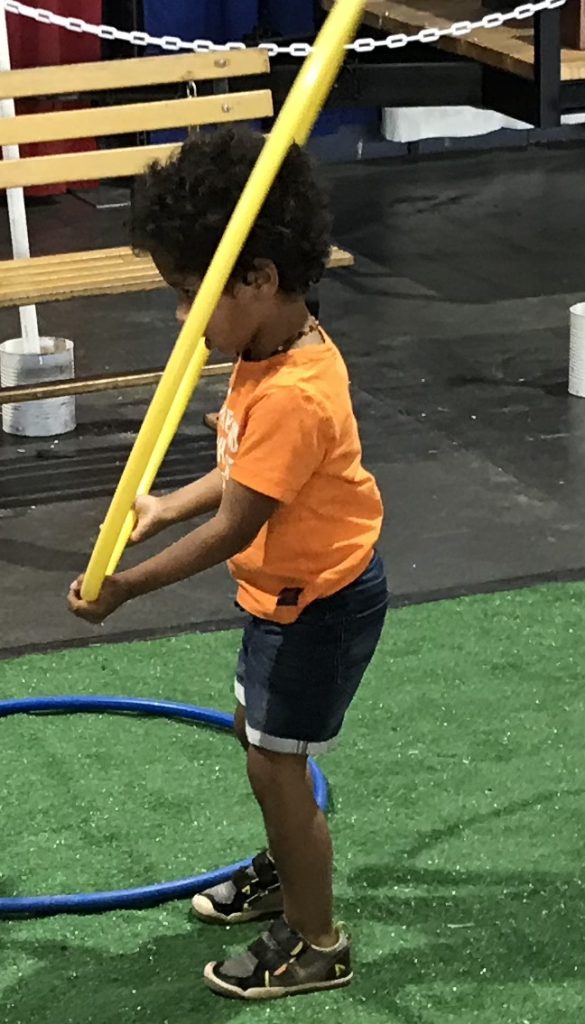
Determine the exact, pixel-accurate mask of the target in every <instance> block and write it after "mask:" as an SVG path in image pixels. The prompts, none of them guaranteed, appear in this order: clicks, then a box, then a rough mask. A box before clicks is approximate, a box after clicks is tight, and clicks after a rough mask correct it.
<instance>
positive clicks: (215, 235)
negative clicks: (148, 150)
mask: <svg viewBox="0 0 585 1024" xmlns="http://www.w3.org/2000/svg"><path fill="white" fill-rule="evenodd" d="M263 144H264V139H263V137H262V136H261V135H259V134H257V133H255V132H253V131H251V130H247V129H241V128H238V129H234V128H228V129H224V128H222V129H218V130H215V131H208V132H199V133H198V134H194V135H193V136H192V137H190V138H189V139H188V140H187V142H185V144H184V145H183V147H182V148H181V150H180V151H179V152H178V154H177V155H176V156H174V157H172V158H171V160H170V161H169V162H168V163H165V164H160V163H154V164H153V165H152V166H151V167H150V168H149V169H148V170H147V171H146V173H145V174H144V175H143V176H142V177H141V178H139V179H138V180H137V182H136V186H135V190H134V197H133V203H132V215H131V222H130V234H131V242H132V246H133V248H134V250H135V251H137V252H150V253H156V252H159V253H162V254H164V256H165V257H166V258H167V259H169V260H170V262H171V264H172V266H173V268H174V270H175V271H176V272H177V273H179V274H194V275H196V276H198V277H203V275H204V274H205V272H206V270H207V267H208V266H209V263H210V261H211V259H212V257H213V255H214V253H215V250H216V249H217V246H218V245H219V242H220V240H221V237H222V235H223V232H224V230H225V228H226V225H227V223H228V220H229V218H230V216H231V214H232V213H233V210H234V208H235V205H236V203H237V201H238V199H239V197H240V194H241V192H242V189H243V188H244V185H245V184H246V182H247V180H248V178H249V176H250V172H251V171H252V168H253V166H254V164H255V163H256V160H257V159H258V156H259V154H260V151H261V149H262V146H263ZM330 230H331V216H330V212H329V204H328V200H327V196H326V194H325V191H324V189H323V187H322V186H321V184H320V183H319V182H318V180H317V176H316V174H315V170H314V167H313V163H312V161H311V159H310V158H309V157H308V156H307V154H306V153H305V152H304V151H303V150H302V149H301V148H300V147H299V146H297V145H293V147H292V148H291V150H290V152H289V154H288V156H287V158H286V160H285V162H284V164H283V167H282V170H281V171H280V173H279V175H278V177H277V179H276V182H275V184H274V186H273V188H272V189H271V192H270V194H269V196H268V198H267V200H266V202H265V204H264V206H263V208H262V211H261V213H260V215H259V217H258V220H257V221H256V224H255V226H254V228H253V229H252V232H251V234H250V237H249V238H248V241H247V242H246V244H245V246H244V248H243V250H242V253H241V255H240V257H239V259H238V261H237V263H236V266H235V269H234V272H233V275H232V280H245V279H246V278H247V276H248V274H249V273H250V272H251V271H253V270H254V266H255V260H258V259H269V260H271V261H272V262H273V263H274V265H275V266H276V268H277V270H278V274H279V280H280V288H281V290H282V291H283V292H285V293H287V294H289V295H304V294H306V292H308V291H309V289H310V287H311V285H313V284H316V283H317V282H318V281H319V280H320V279H321V277H322V275H323V271H324V268H325V263H326V260H327V256H328V253H329V247H330Z"/></svg>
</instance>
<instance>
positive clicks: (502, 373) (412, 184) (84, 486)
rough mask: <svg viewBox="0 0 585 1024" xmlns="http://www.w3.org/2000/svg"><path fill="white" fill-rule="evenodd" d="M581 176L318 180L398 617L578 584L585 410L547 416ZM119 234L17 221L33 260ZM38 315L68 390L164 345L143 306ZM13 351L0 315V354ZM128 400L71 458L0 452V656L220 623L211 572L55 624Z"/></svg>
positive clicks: (554, 402)
mask: <svg viewBox="0 0 585 1024" xmlns="http://www.w3.org/2000/svg"><path fill="white" fill-rule="evenodd" d="M584 170H585V148H565V149H557V150H546V149H542V148H533V149H531V150H527V151H524V152H513V153H505V152H504V153H503V152H497V153H494V154H488V155H472V156H468V157H457V158H451V159H448V160H432V161H427V162H422V163H418V164H414V163H413V164H409V163H399V162H398V161H391V162H387V163H386V162H384V163H372V164H364V165H355V164H354V165H351V166H347V167H338V168H335V169H333V170H330V171H329V172H328V174H329V177H330V179H331V186H332V191H333V197H334V203H335V209H336V214H337V222H336V239H337V240H338V241H339V243H340V244H343V245H345V246H347V247H348V248H350V249H351V250H352V251H353V252H354V253H355V256H356V267H355V268H354V269H353V270H349V271H339V272H336V273H334V274H330V275H329V276H328V278H327V280H326V282H325V284H324V286H323V290H322V299H323V312H322V318H323V320H324V322H325V324H326V326H327V327H328V329H329V330H330V331H331V332H332V333H333V335H334V336H335V337H336V339H337V341H338V343H339V344H340V346H341V348H342V349H343V351H344V353H345V356H346V358H347V360H348V362H349V364H350V368H351V372H352V378H353V388H354V398H355V406H356V410H357V413H358V417H359V420H360V425H361V430H362V435H363V440H364V448H365V453H366V459H367V462H368V464H369V465H370V467H371V468H372V469H373V470H374V472H375V473H376V474H377V477H378V480H379V482H380V485H381V487H382V490H383V492H384V496H385V500H386V504H387V512H388V515H387V522H386V527H385V531H384V536H383V541H382V550H383V553H384V555H385V557H386V559H387V562H388V566H389V570H390V574H391V578H392V583H393V589H394V592H395V594H396V595H397V597H398V598H399V599H404V600H416V599H425V598H428V597H432V596H437V595H440V594H445V593H465V592H471V591H474V590H477V589H491V588H495V587H501V586H504V585H508V583H510V584H511V585H516V584H517V583H519V582H522V581H527V582H530V581H532V580H535V579H539V578H556V577H559V578H565V577H567V576H573V575H575V576H580V575H581V574H584V575H585V569H584V567H585V531H584V529H583V508H584V497H585V484H584V476H585V474H584V469H585V402H583V401H581V400H580V399H574V398H570V397H569V396H568V394H567V360H568V309H569V306H570V305H571V304H572V303H573V302H575V301H577V300H581V299H584V298H585V215H584V213H583V211H584V210H585V174H584ZM5 219H6V218H5V215H4V216H2V215H0V221H2V222H4V220H5ZM123 221H124V211H123V210H122V211H121V210H110V211H106V210H100V211H98V210H94V209H93V208H92V207H90V206H87V205H86V204H85V203H82V202H80V201H79V200H78V199H76V198H74V197H71V196H69V197H67V198H66V199H64V200H61V201H59V202H56V203H49V204H44V205H41V206H36V207H34V208H33V209H32V211H31V228H32V237H33V250H34V252H35V253H42V252H51V251H56V250H57V249H58V248H62V249H75V248H82V247H91V246H93V245H98V244H101V245H109V244H116V243H118V242H120V243H121V242H122V241H124V223H123ZM1 230H2V232H3V233H2V238H1V251H2V253H3V254H6V255H8V241H7V232H6V229H5V225H4V223H3V224H2V229H1ZM40 312H41V320H42V326H43V330H44V332H45V333H47V334H53V335H64V336H66V337H70V338H73V339H74V340H75V343H76V355H77V370H78V373H79V374H85V373H90V372H93V371H96V372H106V371H110V370H112V371H114V370H123V369H127V368H132V369H139V368H150V367H152V366H156V365H160V364H161V363H163V362H164V360H165V357H166V354H167V353H168V351H169V349H170V346H171V345H172V343H173V341H174V338H175V336H176V328H175V325H174V321H173V302H172V297H171V296H170V295H167V294H165V293H163V292H157V293H149V294H143V295H137V296H124V297H108V298H99V299H87V300H83V301H77V302H68V303H58V304H53V305H51V306H46V307H44V308H42V309H41V311H40ZM16 331H17V318H16V315H15V313H14V312H13V311H7V312H6V311H5V312H3V313H2V314H1V315H0V335H1V336H2V337H11V336H13V335H14V334H15V333H16ZM223 386H224V385H223V383H222V382H221V381H213V382H212V381H208V382H206V383H204V384H202V386H201V388H200V391H199V393H198V395H197V397H196V399H195V401H194V403H193V406H192V408H191V409H190V411H189V413H188V416H187V418H186V421H185V424H184V425H183V427H182V429H181V431H180V434H179V436H178V438H177V440H176V442H175V444H174V446H173V449H172V451H171V453H170V455H169V457H168V459H167V462H166V463H165V467H164V469H163V473H162V477H161V483H162V485H164V486H173V485H180V484H182V483H184V482H186V481H187V480H188V479H191V478H193V477H194V476H197V475H198V474H200V473H202V472H205V471H206V470H207V469H208V468H209V467H210V466H211V465H212V462H213V438H212V436H211V435H210V434H209V433H208V432H207V431H205V429H204V428H203V427H202V426H201V416H202V413H203V411H204V410H205V409H208V408H213V407H214V406H216V405H217V404H218V402H219V401H220V397H221V390H222V387H223ZM147 398H148V396H147V394H145V393H135V392H121V393H118V394H115V393H112V394H108V395H101V396H97V397H96V396H94V397H91V396H88V397H86V398H82V399H80V400H79V402H78V416H79V429H78V431H77V433H76V434H75V435H74V436H70V437H63V438H60V439H59V440H58V442H56V441H55V440H53V439H50V440H48V441H46V442H45V441H43V442H39V441H34V440H28V441H26V442H24V443H23V442H22V441H20V440H16V439H13V438H9V437H8V436H6V435H4V436H3V437H2V439H1V440H0V594H1V599H0V650H3V651H4V653H8V652H16V651H20V650H25V649H28V648H30V647H35V646H42V645H45V644H53V645H60V644H65V643H71V642H83V641H85V640H86V639H87V638H88V637H93V638H95V639H96V640H100V639H102V638H112V639H114V638H120V637H122V636H126V635H149V634H153V633H157V632H167V631H169V632H172V631H175V630H185V629H189V628H193V627H195V628H197V627H201V626H205V627H210V626H212V625H214V624H217V623H221V622H226V621H231V620H233V618H234V616H235V610H234V606H233V588H232V585H231V582H230V580H229V578H228V576H227V573H226V572H225V571H224V570H223V569H221V568H220V569H217V570H215V571H214V572H211V573H208V574H207V575H206V576H204V577H201V578H199V579H195V580H193V581H190V582H188V583H186V584H183V585H182V586H178V587H175V588H173V589H172V590H169V591H168V592H165V593H162V594H158V595H153V596H152V597H150V598H148V599H144V600H143V601H142V602H140V603H136V604H134V605H130V606H128V607H127V608H125V609H124V610H122V611H121V613H120V614H119V615H118V616H117V618H115V619H113V620H111V622H109V623H107V624H106V625H105V626H104V627H103V628H102V629H100V630H93V631H92V630H90V629H89V627H86V626H85V625H84V624H82V623H80V622H78V621H76V620H75V619H73V618H72V617H71V616H70V615H69V614H68V613H67V611H66V608H65V593H66V590H67V586H68V584H69V582H70V580H71V579H72V578H73V576H74V575H75V574H77V573H78V572H79V571H80V570H82V569H83V567H84V565H85V563H86V560H87V556H88V553H89V551H90V548H91V542H92V538H93V537H94V536H95V533H96V530H97V528H98V525H99V523H100V521H101V517H102V516H103V513H104V509H105V507H106V504H107V498H108V496H109V495H110V493H111V491H112V489H113V486H114V485H115V481H116V479H117V477H118V475H119V472H120V469H121V467H122V465H123V463H124V460H125V457H126V455H127V452H128V450H129V447H130V444H131V441H132V437H133V435H134V432H135V431H136V428H137V426H138V425H139V423H140V421H141V418H142V416H143V413H144V409H145V404H146V401H147Z"/></svg>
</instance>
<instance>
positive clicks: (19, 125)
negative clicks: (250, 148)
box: [0, 75, 274, 146]
mask: <svg viewBox="0 0 585 1024" xmlns="http://www.w3.org/2000/svg"><path fill="white" fill-rule="evenodd" d="M0 81H1V75H0ZM273 113H274V108H273V105H272V93H271V92H270V90H269V89H262V90H258V91H254V92H234V93H230V94H224V95H214V96H198V97H196V98H190V99H179V100H164V101H162V102H160V101H158V102H154V103H128V104H124V105H123V106H113V107H96V108H93V109H84V110H61V111H57V112H54V113H48V112H47V113H43V114H23V115H18V116H17V117H11V118H8V119H5V120H0V146H20V145H24V144H25V143H27V142H60V141H62V140H64V139H87V138H98V137H100V136H103V135H126V134H129V133H131V132H136V133H138V132H146V131H157V130H164V129H168V128H188V127H192V126H196V125H204V124H215V123H220V122H221V121H231V120H244V119H247V118H251V119H252V118H263V117H271V116H272V114H273Z"/></svg>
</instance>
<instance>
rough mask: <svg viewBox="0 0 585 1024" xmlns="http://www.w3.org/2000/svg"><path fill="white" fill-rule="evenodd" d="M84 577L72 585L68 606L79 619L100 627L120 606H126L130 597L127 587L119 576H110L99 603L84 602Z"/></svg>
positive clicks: (106, 580) (105, 582) (80, 577)
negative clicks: (82, 594)
mask: <svg viewBox="0 0 585 1024" xmlns="http://www.w3.org/2000/svg"><path fill="white" fill-rule="evenodd" d="M82 585H83V576H79V578H78V579H76V580H75V582H74V583H72V584H71V587H70V590H69V596H68V598H67V604H68V605H69V611H71V612H73V614H74V615H77V617H78V618H79V619H85V620H86V622H91V623H93V624H94V625H99V624H100V623H101V622H103V621H104V619H107V618H108V616H109V615H112V613H113V612H115V611H116V610H117V609H118V608H119V607H120V605H122V604H124V603H125V602H126V601H127V600H128V599H129V597H130V595H129V593H128V592H127V590H126V587H125V586H124V584H123V583H122V581H121V579H120V578H119V577H118V576H108V577H107V579H105V580H104V585H103V587H102V589H101V593H100V596H99V597H98V599H97V601H84V600H83V598H82V596H81V587H82Z"/></svg>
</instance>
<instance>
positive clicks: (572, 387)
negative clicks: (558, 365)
mask: <svg viewBox="0 0 585 1024" xmlns="http://www.w3.org/2000/svg"><path fill="white" fill-rule="evenodd" d="M570 312H571V341H570V350H569V393H570V394H571V395H577V397H578V398H585V302H578V303H577V305H576V306H571V311H570Z"/></svg>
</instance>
